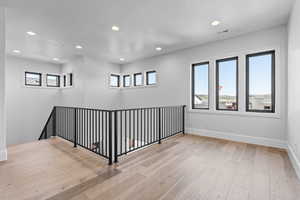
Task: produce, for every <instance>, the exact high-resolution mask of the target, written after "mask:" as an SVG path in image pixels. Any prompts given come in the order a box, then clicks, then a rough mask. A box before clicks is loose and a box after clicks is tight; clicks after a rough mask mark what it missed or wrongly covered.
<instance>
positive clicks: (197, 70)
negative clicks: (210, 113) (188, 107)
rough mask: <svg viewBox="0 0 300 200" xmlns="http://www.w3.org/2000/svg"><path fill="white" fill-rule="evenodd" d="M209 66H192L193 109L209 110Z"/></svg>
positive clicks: (205, 64)
mask: <svg viewBox="0 0 300 200" xmlns="http://www.w3.org/2000/svg"><path fill="white" fill-rule="evenodd" d="M208 71H209V64H208V63H204V64H195V65H193V80H194V82H193V88H194V91H193V98H194V99H193V108H196V109H197V108H198V109H208V108H209V97H208V90H209V86H208V84H209V81H208V80H209V78H208V74H209V72H208Z"/></svg>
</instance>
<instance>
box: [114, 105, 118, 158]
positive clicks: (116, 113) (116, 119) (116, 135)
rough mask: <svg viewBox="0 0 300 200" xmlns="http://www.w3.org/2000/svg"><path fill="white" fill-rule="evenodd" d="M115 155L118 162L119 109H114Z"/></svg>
mask: <svg viewBox="0 0 300 200" xmlns="http://www.w3.org/2000/svg"><path fill="white" fill-rule="evenodd" d="M114 133H115V137H114V156H115V163H117V162H118V111H114Z"/></svg>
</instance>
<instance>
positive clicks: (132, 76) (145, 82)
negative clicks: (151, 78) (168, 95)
mask: <svg viewBox="0 0 300 200" xmlns="http://www.w3.org/2000/svg"><path fill="white" fill-rule="evenodd" d="M151 71H155V72H156V84H153V85H147V72H151ZM137 73H142V76H143V77H142V79H143V80H142V82H143V85H138V86H134V74H137ZM124 75H130V78H131V85H130V87H124V85H123V76H124ZM121 78H122V81H121V83H122V84H121V89H125V90H127V89H145V88H156V87H158V85H159V72H158V70H157V69H153V68H150V69H147V70H143V71H142V72H131V73H123V74H122V76H121Z"/></svg>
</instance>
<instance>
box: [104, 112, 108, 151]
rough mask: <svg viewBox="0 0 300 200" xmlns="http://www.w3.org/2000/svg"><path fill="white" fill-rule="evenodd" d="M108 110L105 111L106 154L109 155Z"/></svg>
mask: <svg viewBox="0 0 300 200" xmlns="http://www.w3.org/2000/svg"><path fill="white" fill-rule="evenodd" d="M108 117H109V116H108V112H105V155H106V156H109V155H108V147H107V142H108V137H107V136H108V132H107V131H108V128H107V124H108Z"/></svg>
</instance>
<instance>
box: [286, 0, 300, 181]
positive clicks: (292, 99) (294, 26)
mask: <svg viewBox="0 0 300 200" xmlns="http://www.w3.org/2000/svg"><path fill="white" fill-rule="evenodd" d="M299 36H300V2H299V1H295V5H294V8H293V11H292V14H291V17H290V22H289V41H288V126H287V127H288V143H289V145H290V146H289V147H290V148H289V150H290V154H291V158H292V161H293V162H294V166H295V167H296V171H297V172H298V175H299V177H300V87H299V86H300V37H299Z"/></svg>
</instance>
